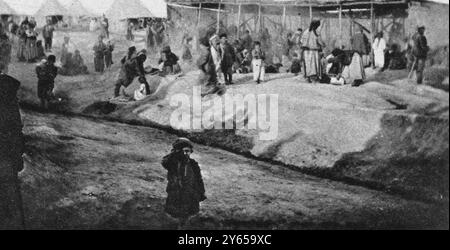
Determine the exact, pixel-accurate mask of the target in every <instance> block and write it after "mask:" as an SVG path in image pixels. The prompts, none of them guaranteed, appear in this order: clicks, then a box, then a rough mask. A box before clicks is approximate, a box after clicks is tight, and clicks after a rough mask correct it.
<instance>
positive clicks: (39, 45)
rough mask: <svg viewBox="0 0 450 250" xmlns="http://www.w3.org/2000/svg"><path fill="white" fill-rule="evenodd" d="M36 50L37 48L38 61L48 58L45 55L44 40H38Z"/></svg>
mask: <svg viewBox="0 0 450 250" xmlns="http://www.w3.org/2000/svg"><path fill="white" fill-rule="evenodd" d="M36 50H37V54H36V59H37V60H38V61H39V60H42V59H45V58H47V56H46V55H45V49H44V46H42V40H38V41H37V42H36Z"/></svg>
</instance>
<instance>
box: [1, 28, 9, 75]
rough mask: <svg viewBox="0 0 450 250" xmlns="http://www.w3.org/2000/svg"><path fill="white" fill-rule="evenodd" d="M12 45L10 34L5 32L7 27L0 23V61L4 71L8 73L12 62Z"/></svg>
mask: <svg viewBox="0 0 450 250" xmlns="http://www.w3.org/2000/svg"><path fill="white" fill-rule="evenodd" d="M11 51H12V45H11V41H10V40H9V37H8V35H6V33H5V29H4V27H3V25H2V24H0V63H2V65H3V69H2V72H3V73H4V74H8V65H9V63H10V62H11Z"/></svg>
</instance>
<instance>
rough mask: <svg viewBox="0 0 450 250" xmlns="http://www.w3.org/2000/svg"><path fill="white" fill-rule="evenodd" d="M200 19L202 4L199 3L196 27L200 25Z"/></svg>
mask: <svg viewBox="0 0 450 250" xmlns="http://www.w3.org/2000/svg"><path fill="white" fill-rule="evenodd" d="M201 19H202V4H201V3H200V4H199V6H198V16H197V27H198V26H199V25H200V22H201Z"/></svg>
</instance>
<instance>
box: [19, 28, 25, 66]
mask: <svg viewBox="0 0 450 250" xmlns="http://www.w3.org/2000/svg"><path fill="white" fill-rule="evenodd" d="M17 36H18V37H19V44H18V48H17V59H18V60H19V62H25V61H26V59H25V54H26V51H27V33H26V28H25V25H22V26H21V27H20V28H19V30H18V31H17Z"/></svg>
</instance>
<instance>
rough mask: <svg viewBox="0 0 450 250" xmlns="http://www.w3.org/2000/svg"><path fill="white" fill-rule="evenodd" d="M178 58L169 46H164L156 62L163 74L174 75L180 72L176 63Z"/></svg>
mask: <svg viewBox="0 0 450 250" xmlns="http://www.w3.org/2000/svg"><path fill="white" fill-rule="evenodd" d="M178 61H179V58H178V56H176V55H175V54H174V53H172V51H171V49H170V47H169V46H166V47H164V48H163V50H162V51H161V59H159V61H158V64H159V65H160V70H161V72H162V74H163V75H174V74H178V73H180V72H181V67H180V65H179V64H178Z"/></svg>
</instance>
